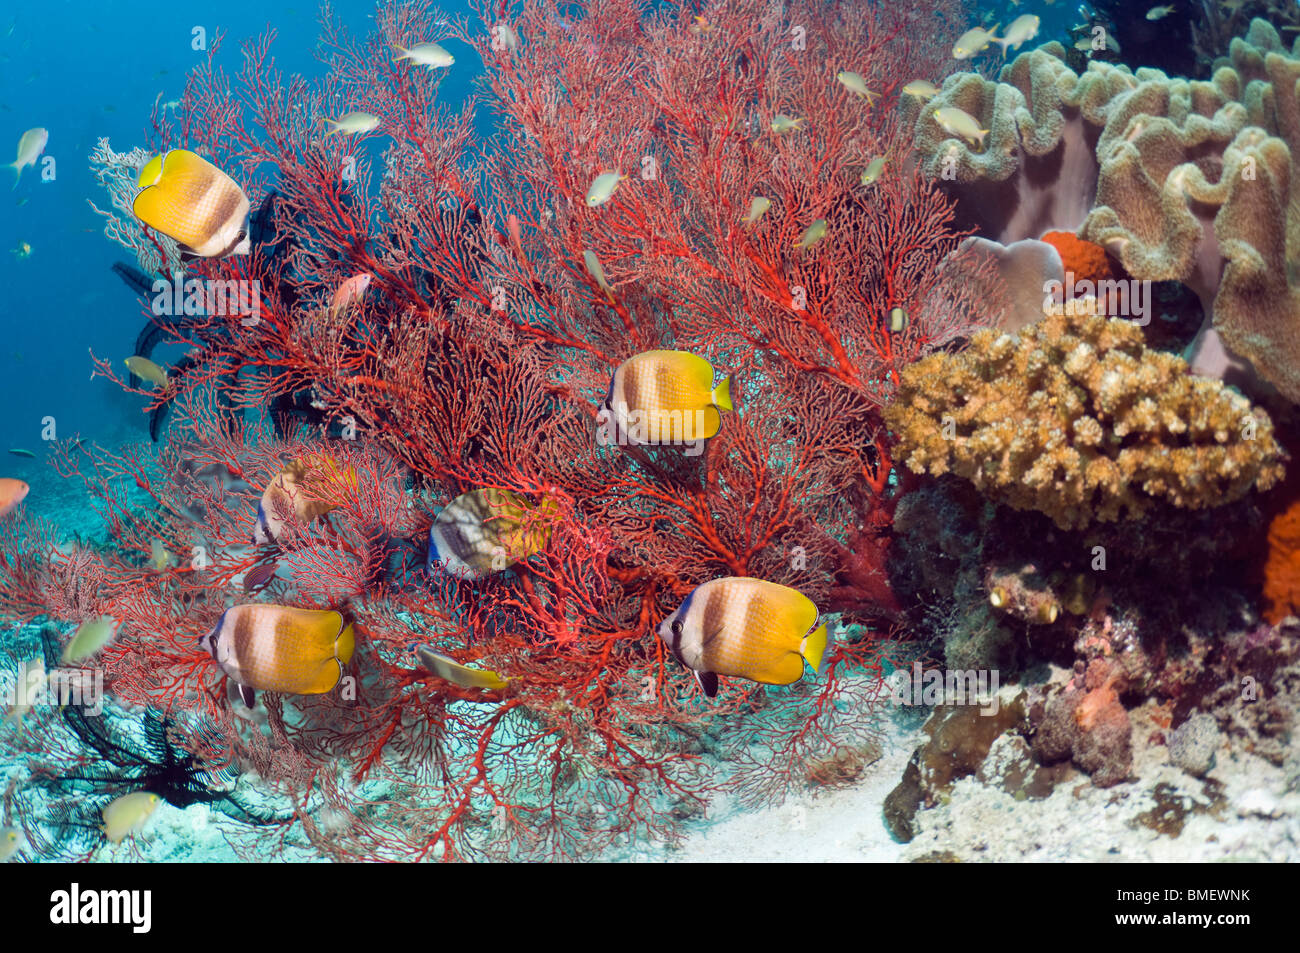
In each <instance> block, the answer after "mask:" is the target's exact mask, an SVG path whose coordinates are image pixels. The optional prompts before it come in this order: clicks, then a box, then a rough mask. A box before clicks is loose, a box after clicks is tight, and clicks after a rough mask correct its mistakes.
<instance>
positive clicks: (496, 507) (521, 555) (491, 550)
mask: <svg viewBox="0 0 1300 953" xmlns="http://www.w3.org/2000/svg"><path fill="white" fill-rule="evenodd" d="M557 516H558V507H557V506H556V503H555V501H554V500H549V499H546V500H543V501H542V502H541V503H532V502H530V501H529V500H528V499H527V498H526V497H523V496H520V495H519V494H518V493H514V492H512V491H510V490H500V489H497V488H495V487H483V488H481V489H478V490H470V491H469V492H468V493H462V494H461V495H460V496H458V497H456V498H455V499H454V500H452V501H451V502H450V503H448V504H447V505H446V506H445V507H443V509H442V512H441V513H439V514H438V515H437V516H436V517H435V518H434V521H433V525H432V526H431V527H429V570H430V571H431V572H432V570H433V567H434V565H435V564H438V563H441V564H442V567H443V569H445V570H447V571H448V572H453V573H456V574H457V575H461V576H464V577H465V578H467V579H481V578H483V577H484V576H487V575H489V574H491V573H494V572H500V571H502V570H504V569H506V568H508V567H510V566H512V565H514V564H515V563H517V562H520V561H521V560H524V559H527V558H528V557H530V556H532V555H534V554H536V553H540V552H541V551H542V550H543V549H545V548H546V543H547V541H548V540H549V539H550V538H551V530H552V529H553V528H554V526H555V521H556V519H557Z"/></svg>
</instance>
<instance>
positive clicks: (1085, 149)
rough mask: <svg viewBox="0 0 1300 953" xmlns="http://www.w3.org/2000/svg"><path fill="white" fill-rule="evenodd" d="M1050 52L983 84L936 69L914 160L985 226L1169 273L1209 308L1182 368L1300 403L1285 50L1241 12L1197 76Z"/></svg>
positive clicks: (1299, 145) (997, 233)
mask: <svg viewBox="0 0 1300 953" xmlns="http://www.w3.org/2000/svg"><path fill="white" fill-rule="evenodd" d="M1297 42H1300V41H1297ZM1063 54H1064V50H1063V49H1062V48H1061V47H1060V46H1059V45H1057V44H1051V43H1049V44H1047V45H1046V46H1044V47H1042V48H1040V49H1038V50H1034V51H1032V52H1029V53H1024V54H1022V55H1020V56H1019V57H1017V58H1016V60H1015V61H1014V62H1012V63H1011V64H1010V65H1008V66H1006V67H1004V68H1003V70H1002V71H1001V73H1000V75H999V78H1000V80H1001V82H998V83H994V82H992V81H989V80H986V79H984V78H983V77H980V76H976V75H974V74H959V75H956V76H952V77H949V78H948V81H947V82H946V83H945V84H944V88H943V90H942V91H941V93H940V95H939V96H938V97H936V98H935V99H934V100H932V101H931V102H930V103H929V104H928V105H927V112H922V113H921V114H920V115H918V116H917V118H916V125H915V143H916V147H917V149H918V150H919V151H920V152H921V156H922V161H921V167H922V168H923V169H924V170H925V171H926V173H927V174H929V175H933V176H936V177H941V178H946V179H948V180H950V181H952V182H953V185H952V188H953V190H954V192H956V193H957V194H958V195H959V196H960V198H961V208H962V211H963V214H966V215H969V216H970V217H971V218H972V219H973V220H974V221H975V222H976V223H977V224H978V225H979V228H980V232H981V234H983V235H985V236H988V237H992V238H996V239H997V240H998V241H1000V242H1003V243H1011V242H1016V241H1019V240H1020V239H1025V238H1039V237H1040V236H1041V235H1042V233H1043V232H1044V231H1045V230H1047V229H1049V228H1058V229H1072V230H1077V232H1078V234H1079V236H1080V237H1081V238H1084V239H1087V240H1088V241H1091V242H1096V243H1097V244H1100V245H1102V246H1104V247H1105V248H1106V249H1107V250H1108V251H1109V252H1110V253H1111V254H1113V255H1114V256H1115V257H1116V258H1118V260H1119V261H1120V263H1121V264H1122V265H1123V266H1124V269H1125V270H1126V271H1127V272H1128V273H1129V275H1130V276H1132V277H1133V278H1137V279H1147V280H1155V281H1159V280H1178V281H1181V282H1183V283H1184V284H1186V285H1187V286H1188V287H1189V288H1191V289H1192V290H1193V291H1195V292H1196V293H1197V295H1198V296H1199V297H1200V299H1201V303H1202V305H1203V307H1204V310H1205V313H1206V314H1207V316H1209V320H1207V323H1206V326H1205V328H1204V329H1203V333H1202V335H1201V337H1200V339H1199V340H1198V343H1197V348H1196V353H1195V355H1194V357H1193V359H1192V363H1193V367H1194V368H1195V369H1196V370H1197V371H1200V372H1205V373H1215V374H1223V373H1225V372H1227V371H1229V370H1231V368H1232V365H1233V364H1234V363H1235V364H1238V365H1240V364H1241V363H1242V359H1243V358H1244V359H1248V360H1249V362H1250V363H1251V364H1253V366H1254V370H1255V371H1256V372H1257V373H1258V374H1259V375H1260V377H1262V378H1263V379H1264V380H1265V381H1267V382H1268V383H1269V384H1271V385H1272V386H1273V387H1275V388H1276V389H1277V390H1278V391H1279V392H1280V393H1281V394H1282V395H1283V396H1284V397H1286V398H1287V399H1289V400H1291V401H1293V402H1300V181H1296V179H1297V178H1298V177H1295V176H1293V174H1292V171H1293V170H1292V163H1293V161H1294V159H1293V157H1294V156H1296V155H1297V154H1300V96H1298V94H1297V81H1298V80H1300V49H1293V50H1291V51H1288V50H1287V49H1286V47H1284V46H1283V44H1282V41H1281V39H1280V38H1279V36H1278V34H1277V31H1276V30H1275V29H1274V28H1273V27H1272V26H1270V25H1269V24H1268V23H1266V22H1265V21H1263V20H1255V21H1253V22H1252V24H1251V27H1250V30H1249V32H1248V33H1247V35H1246V38H1245V39H1237V40H1234V41H1233V43H1232V47H1231V50H1230V55H1229V58H1228V59H1227V60H1223V61H1220V63H1218V64H1216V67H1217V68H1216V70H1215V72H1214V76H1213V77H1212V78H1211V79H1210V80H1208V81H1201V80H1185V79H1180V78H1170V77H1168V76H1166V75H1165V74H1164V73H1162V72H1160V71H1159V70H1153V69H1139V70H1137V72H1136V73H1130V72H1129V70H1128V69H1127V68H1125V67H1122V66H1121V67H1117V66H1112V65H1109V64H1104V63H1098V62H1093V63H1090V64H1089V66H1088V69H1087V70H1086V71H1085V72H1084V73H1083V74H1082V75H1076V74H1075V73H1074V72H1073V71H1071V70H1070V69H1069V68H1068V67H1067V66H1066V65H1065V63H1064V62H1063ZM944 105H957V106H961V107H962V108H965V109H967V111H969V112H971V113H972V114H973V115H974V116H975V118H976V119H977V120H979V122H980V123H981V125H982V126H987V127H988V128H989V129H990V134H989V136H988V138H987V145H986V148H985V150H984V151H983V152H980V151H977V150H974V149H973V148H971V147H970V146H968V145H966V144H965V143H962V142H960V141H958V140H953V139H950V138H948V137H946V136H945V134H944V133H943V132H942V130H939V129H938V127H937V125H936V124H935V122H934V121H933V118H932V116H931V115H930V114H931V113H932V112H933V110H934V109H936V108H938V107H939V106H944Z"/></svg>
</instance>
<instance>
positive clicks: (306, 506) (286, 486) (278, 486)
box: [253, 453, 357, 543]
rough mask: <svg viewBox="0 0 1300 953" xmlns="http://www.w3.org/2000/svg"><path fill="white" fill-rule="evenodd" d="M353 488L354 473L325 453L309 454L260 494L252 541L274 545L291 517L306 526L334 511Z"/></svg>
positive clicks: (295, 462) (285, 469)
mask: <svg viewBox="0 0 1300 953" xmlns="http://www.w3.org/2000/svg"><path fill="white" fill-rule="evenodd" d="M356 485H357V473H356V471H355V470H353V469H352V468H351V467H343V466H340V465H339V463H338V462H337V461H336V460H334V459H333V458H332V457H329V456H326V455H325V454H321V453H309V454H306V455H305V456H303V457H301V458H300V459H298V460H294V461H292V462H290V463H288V464H286V465H285V468H284V469H283V470H281V471H280V472H279V473H278V474H277V475H276V477H275V479H273V480H272V481H271V482H270V483H269V484H268V485H267V487H266V490H265V491H264V492H263V493H262V501H261V502H260V503H259V504H258V506H257V526H255V527H254V528H253V541H254V542H255V543H273V542H277V541H278V540H279V539H280V536H281V535H282V534H283V533H284V528H285V524H286V523H288V522H289V520H290V518H291V514H292V517H296V518H297V520H298V521H299V522H300V523H302V524H303V525H306V524H307V523H310V522H311V521H312V520H314V519H316V518H317V517H320V516H324V515H325V514H326V513H328V512H330V511H331V510H336V509H338V508H339V507H340V506H342V505H343V504H344V502H345V501H346V499H347V492H348V490H349V489H355V488H356Z"/></svg>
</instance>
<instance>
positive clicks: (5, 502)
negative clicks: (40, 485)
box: [0, 477, 32, 516]
mask: <svg viewBox="0 0 1300 953" xmlns="http://www.w3.org/2000/svg"><path fill="white" fill-rule="evenodd" d="M31 489H32V488H31V487H30V486H28V485H27V484H26V483H24V482H23V481H22V480H15V479H13V478H12V477H0V516H4V515H6V514H8V513H10V512H12V511H13V509H14V507H16V506H17V505H18V504H19V503H21V502H22V501H23V500H25V499H26V498H27V494H28V493H30V492H31Z"/></svg>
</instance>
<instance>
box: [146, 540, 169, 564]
mask: <svg viewBox="0 0 1300 953" xmlns="http://www.w3.org/2000/svg"><path fill="white" fill-rule="evenodd" d="M171 564H172V554H171V553H169V552H167V547H166V546H165V545H164V544H163V541H162V540H161V539H154V540H150V542H149V567H150V568H151V569H153V570H154V572H162V571H163V570H164V569H166V568H167V567H168V566H170V565H171Z"/></svg>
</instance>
